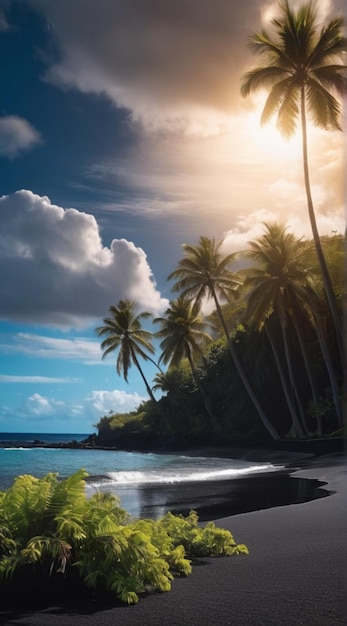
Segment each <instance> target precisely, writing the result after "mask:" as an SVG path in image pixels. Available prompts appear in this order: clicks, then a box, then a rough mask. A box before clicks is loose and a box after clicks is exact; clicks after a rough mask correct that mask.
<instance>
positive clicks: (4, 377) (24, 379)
mask: <svg viewBox="0 0 347 626" xmlns="http://www.w3.org/2000/svg"><path fill="white" fill-rule="evenodd" d="M79 380H80V379H79V378H53V377H49V376H11V375H8V374H0V383H40V384H42V383H43V384H46V383H76V382H78V381H79Z"/></svg>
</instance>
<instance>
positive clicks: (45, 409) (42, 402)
mask: <svg viewBox="0 0 347 626" xmlns="http://www.w3.org/2000/svg"><path fill="white" fill-rule="evenodd" d="M144 400H147V398H145V397H143V396H140V395H139V394H138V393H126V392H125V391H120V390H118V389H114V390H113V391H105V390H95V391H92V392H91V394H90V395H89V396H87V397H85V398H81V399H80V401H77V402H65V401H63V400H57V399H56V398H53V397H49V396H46V395H42V394H40V393H33V394H31V395H30V396H28V397H26V398H24V399H23V400H22V402H21V403H20V405H19V406H18V407H16V408H15V409H14V410H13V409H12V410H11V411H10V410H9V409H8V408H7V407H4V406H3V407H0V420H1V417H2V416H3V417H5V416H7V415H17V416H18V417H19V418H21V419H23V418H24V419H25V420H27V419H29V418H34V419H41V420H43V419H45V418H47V417H49V418H51V419H53V420H54V419H59V420H63V421H65V422H66V424H68V423H69V422H71V421H73V420H74V419H78V418H83V419H85V420H95V419H98V418H100V417H102V416H103V415H107V414H108V413H110V411H112V412H114V413H127V412H130V411H134V410H135V409H136V408H137V407H138V406H139V405H140V404H141V402H143V401H144Z"/></svg>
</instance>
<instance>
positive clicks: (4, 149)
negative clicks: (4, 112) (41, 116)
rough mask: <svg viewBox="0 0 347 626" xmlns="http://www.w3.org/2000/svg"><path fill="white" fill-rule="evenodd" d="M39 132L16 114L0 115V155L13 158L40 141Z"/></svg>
mask: <svg viewBox="0 0 347 626" xmlns="http://www.w3.org/2000/svg"><path fill="white" fill-rule="evenodd" d="M41 141H42V139H41V135H40V133H39V132H38V131H37V130H36V129H35V128H34V127H33V126H31V124H29V122H27V120H24V119H23V118H21V117H17V116H16V115H8V116H6V117H0V156H4V157H8V158H14V157H16V156H17V155H18V154H19V153H20V152H23V151H24V150H28V149H30V148H33V147H34V146H36V145H37V144H39V143H41Z"/></svg>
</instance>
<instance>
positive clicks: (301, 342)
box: [292, 313, 323, 437]
mask: <svg viewBox="0 0 347 626" xmlns="http://www.w3.org/2000/svg"><path fill="white" fill-rule="evenodd" d="M292 321H293V326H294V328H295V332H296V336H297V338H298V341H299V345H300V349H301V354H302V358H303V361H304V364H305V369H306V374H307V378H308V381H309V384H310V388H311V394H312V401H313V404H314V406H316V407H318V402H319V401H318V393H317V389H316V385H315V382H314V379H313V374H312V369H311V365H310V362H309V358H308V354H307V350H306V346H305V342H304V340H303V337H302V332H301V329H300V325H299V324H298V323H297V321H296V315H295V313H293V314H292ZM322 434H323V429H322V420H321V418H320V417H317V435H318V436H320V437H321V436H322Z"/></svg>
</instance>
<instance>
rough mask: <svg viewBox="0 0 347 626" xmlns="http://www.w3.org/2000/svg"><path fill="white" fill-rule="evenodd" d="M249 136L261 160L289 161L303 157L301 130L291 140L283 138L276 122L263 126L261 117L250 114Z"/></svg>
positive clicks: (271, 121) (257, 114)
mask: <svg viewBox="0 0 347 626" xmlns="http://www.w3.org/2000/svg"><path fill="white" fill-rule="evenodd" d="M248 118H249V119H248V124H247V126H248V128H247V135H248V137H250V140H251V142H252V143H253V146H254V152H255V153H256V154H257V155H258V156H259V158H262V157H263V158H265V159H268V158H270V157H271V159H275V160H276V161H287V160H292V159H293V158H294V159H296V158H299V157H300V156H301V133H300V129H298V130H297V132H296V133H294V135H292V136H291V137H290V138H289V139H286V138H285V137H283V135H282V134H281V133H280V131H279V130H278V128H277V127H276V120H275V119H273V120H270V121H269V122H267V123H266V124H263V125H261V123H260V115H259V112H257V113H254V112H252V113H249V116H248Z"/></svg>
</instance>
